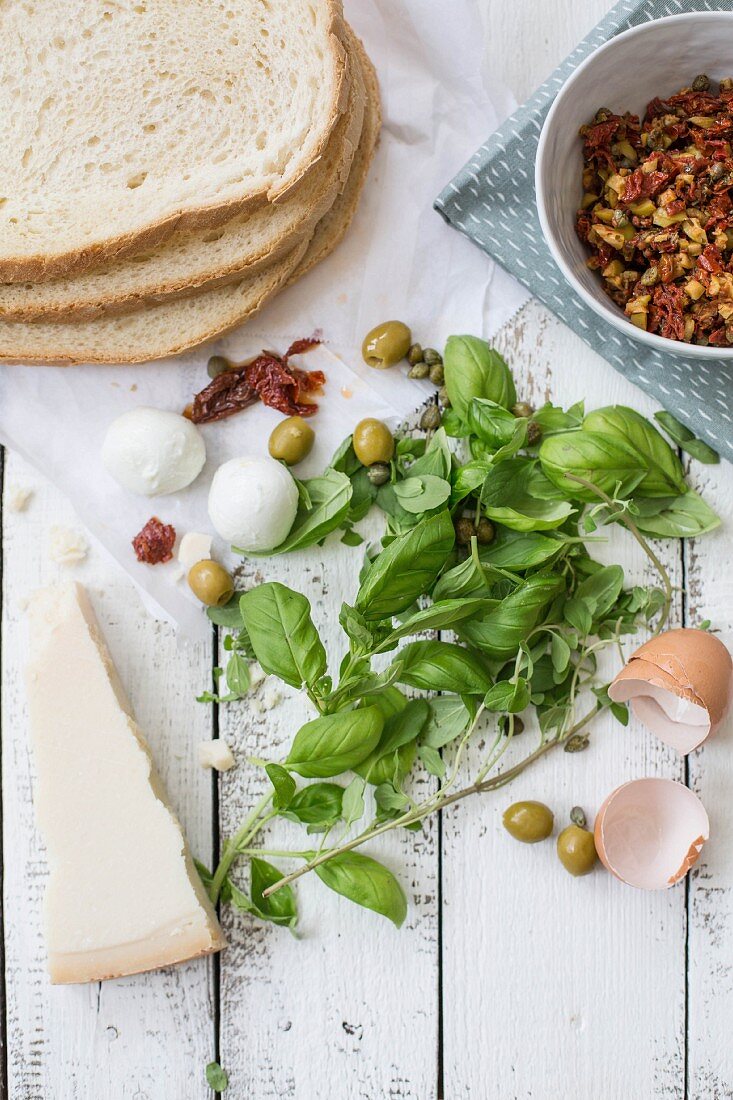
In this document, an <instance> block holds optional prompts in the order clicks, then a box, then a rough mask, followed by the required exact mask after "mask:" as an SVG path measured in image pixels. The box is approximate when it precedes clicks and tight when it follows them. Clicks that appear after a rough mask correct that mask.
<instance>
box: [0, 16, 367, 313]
mask: <svg viewBox="0 0 733 1100" xmlns="http://www.w3.org/2000/svg"><path fill="white" fill-rule="evenodd" d="M347 49H348V54H349V61H348V67H349V73H350V91H349V100H348V105H347V109H346V111H345V113H344V114H343V115H342V116H341V118H340V119H339V122H338V125H337V126H336V129H335V130H334V132H333V134H332V135H331V139H330V140H329V143H328V146H327V148H326V151H325V153H324V155H323V157H322V158H321V162H320V163H319V165H318V166H317V169H316V170H315V171H313V172H311V173H309V175H308V176H307V178H306V179H305V180H303V181H302V182H301V183H300V184H299V185H298V187H297V188H296V189H295V191H294V192H293V193H292V194H291V195H289V196H288V197H287V198H286V199H285V200H283V201H282V202H278V203H275V204H269V205H266V206H263V207H260V208H259V209H258V210H255V211H254V212H252V213H248V214H240V215H239V216H238V217H236V218H234V219H232V220H231V221H229V222H227V223H226V224H225V225H222V226H220V227H219V228H218V229H214V230H211V229H197V230H192V231H189V232H180V231H179V232H176V233H174V234H173V236H172V237H171V238H170V239H169V240H167V241H165V242H164V243H163V244H161V245H158V247H157V248H154V249H151V250H148V251H146V252H142V253H140V254H139V255H136V256H131V257H128V258H127V259H123V260H118V261H117V262H113V263H110V264H105V265H103V266H102V267H100V268H94V269H92V270H90V271H87V272H82V273H81V274H79V275H75V276H73V275H72V276H69V277H65V278H62V279H52V280H48V281H45V282H41V283H31V284H26V283H6V284H4V285H0V318H2V319H3V320H6V321H63V322H67V321H75V322H76V321H83V320H91V319H92V318H95V317H101V316H103V315H108V316H111V315H113V314H120V313H131V312H132V311H133V310H135V309H138V308H140V307H141V306H146V305H155V304H158V303H160V302H163V301H165V300H167V299H168V298H178V297H187V296H188V295H189V294H193V293H195V292H196V291H197V290H198V289H199V288H201V287H204V286H205V287H207V288H209V287H213V286H215V285H217V284H223V283H228V282H235V281H238V280H239V279H241V277H242V276H243V275H244V274H247V275H254V274H256V273H257V272H258V271H260V270H261V269H262V268H264V267H267V266H269V265H270V264H272V263H273V262H274V261H275V260H278V259H280V258H282V257H284V256H286V255H288V254H289V253H291V252H292V251H293V249H294V248H295V247H296V246H297V245H298V244H300V243H301V242H302V241H303V240H307V239H310V237H311V236H312V235H313V232H314V230H315V227H316V225H317V224H318V222H319V221H320V219H321V218H322V217H323V216H324V215H325V214H326V213H327V212H328V210H330V208H331V206H332V205H333V203H334V201H335V199H336V196H337V195H338V194H340V192H341V191H342V190H343V188H344V185H345V183H346V180H347V179H348V175H349V171H350V169H351V163H352V160H353V158H354V152H355V150H356V145H357V143H358V141H359V136H360V134H361V129H362V123H363V119H364V102H365V95H366V92H365V87H364V77H363V73H362V61H361V60H360V54H361V53H362V52H363V47H362V46H361V43H359V42H358V40H357V39H356V37H355V36H354V34H353V32H351V31H348V30H347Z"/></svg>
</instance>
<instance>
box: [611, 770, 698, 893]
mask: <svg viewBox="0 0 733 1100" xmlns="http://www.w3.org/2000/svg"><path fill="white" fill-rule="evenodd" d="M709 835H710V823H709V821H708V815H707V813H706V812H705V807H704V806H703V804H702V802H701V801H700V799H699V798H698V797H697V795H696V794H694V793H693V792H692V791H691V790H690V788H689V787H685V786H684V785H683V784H682V783H676V782H674V780H672V779H634V780H632V781H631V782H630V783H624V784H623V786H621V787H617V789H616V790H615V791H613V793H612V794H610V795H609V796H608V798H607V799H606V801H605V802H604V803H603V805H602V806H601V808H600V810H599V811H598V815H597V817H596V823H595V828H594V837H595V842H596V850H597V851H598V855H599V858H600V860H601V862H602V863H603V865H604V866H605V867H607V868H608V870H609V871H610V872H611V874H613V875H615V876H616V878H618V879H620V880H621V882H625V883H627V884H628V885H629V886H636V887H637V888H638V889H640V890H666V889H667V888H668V887H670V886H674V884H675V883H676V882H679V880H680V879H681V878H684V876H685V875H686V874H687V872H688V871H689V870H690V868H691V867H692V865H693V864H694V863H695V862H696V861H697V858H698V856H699V855H700V852H701V850H702V847H703V845H704V843H705V841H706V840H707V839H708V837H709Z"/></svg>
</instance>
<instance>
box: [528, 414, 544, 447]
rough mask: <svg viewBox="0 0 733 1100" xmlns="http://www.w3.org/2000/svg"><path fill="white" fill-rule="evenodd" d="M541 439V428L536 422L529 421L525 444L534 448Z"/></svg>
mask: <svg viewBox="0 0 733 1100" xmlns="http://www.w3.org/2000/svg"><path fill="white" fill-rule="evenodd" d="M541 439H542V428H541V427H540V425H539V424H538V423H537V421H536V420H530V422H529V424H528V425H527V444H528V446H530V447H535V446H536V445H537V444H538V443H539V441H540V440H541Z"/></svg>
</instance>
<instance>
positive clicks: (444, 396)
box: [438, 386, 450, 409]
mask: <svg viewBox="0 0 733 1100" xmlns="http://www.w3.org/2000/svg"><path fill="white" fill-rule="evenodd" d="M438 401H440V403H441V405H442V406H443V408H444V409H449V408H450V397H449V396H448V387H447V386H441V387H440V389H439V390H438Z"/></svg>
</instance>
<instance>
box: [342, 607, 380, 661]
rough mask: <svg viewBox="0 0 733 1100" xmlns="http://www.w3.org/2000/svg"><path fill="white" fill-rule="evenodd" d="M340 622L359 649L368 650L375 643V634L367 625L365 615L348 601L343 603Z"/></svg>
mask: <svg viewBox="0 0 733 1100" xmlns="http://www.w3.org/2000/svg"><path fill="white" fill-rule="evenodd" d="M339 623H340V624H341V627H342V628H343V630H344V632H345V633H346V634H347V635H348V638H349V640H350V641H351V642H352V643H353V645H354V646H355V647H356V648H357V649H361V650H367V649H370V648H371V646H372V645H373V644H374V635H373V634H372V632H371V630H370V629H369V627H368V626H367V624H366V621H365V619H364V616H363V615H362V614H361V613H360V612H358V611H357V610H356V608H355V607H351V606H350V605H349V604H347V603H343V604H341V611H340V612H339Z"/></svg>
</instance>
